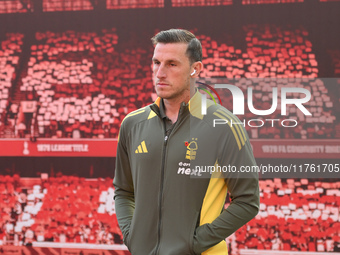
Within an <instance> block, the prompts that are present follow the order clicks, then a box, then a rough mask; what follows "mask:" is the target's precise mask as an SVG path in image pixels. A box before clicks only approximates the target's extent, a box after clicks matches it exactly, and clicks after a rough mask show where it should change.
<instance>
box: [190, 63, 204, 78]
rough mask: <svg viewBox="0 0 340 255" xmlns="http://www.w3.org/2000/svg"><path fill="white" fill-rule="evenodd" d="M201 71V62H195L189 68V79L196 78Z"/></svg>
mask: <svg viewBox="0 0 340 255" xmlns="http://www.w3.org/2000/svg"><path fill="white" fill-rule="evenodd" d="M202 69H203V63H202V62H201V61H196V62H195V63H193V64H192V66H191V73H190V76H191V78H198V76H199V74H200V72H201V71H202Z"/></svg>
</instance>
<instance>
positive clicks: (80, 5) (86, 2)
mask: <svg viewBox="0 0 340 255" xmlns="http://www.w3.org/2000/svg"><path fill="white" fill-rule="evenodd" d="M42 4H43V11H45V12H55V11H85V10H93V5H92V3H91V1H90V0H73V1H62V0H54V1H51V0H43V1H42Z"/></svg>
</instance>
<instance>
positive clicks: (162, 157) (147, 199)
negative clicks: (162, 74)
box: [113, 92, 259, 255]
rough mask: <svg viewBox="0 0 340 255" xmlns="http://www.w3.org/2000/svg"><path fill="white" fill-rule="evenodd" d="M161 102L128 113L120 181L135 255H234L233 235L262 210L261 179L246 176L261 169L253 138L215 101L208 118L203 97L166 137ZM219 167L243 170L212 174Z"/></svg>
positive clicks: (121, 208) (118, 194) (119, 208)
mask: <svg viewBox="0 0 340 255" xmlns="http://www.w3.org/2000/svg"><path fill="white" fill-rule="evenodd" d="M160 103H162V101H161V99H160V98H158V99H157V100H156V102H155V103H154V104H151V105H149V106H146V107H144V108H141V109H139V110H136V111H134V112H132V113H130V114H129V115H127V116H126V118H125V119H124V121H123V122H122V125H121V129H120V132H119V141H118V148H117V158H116V170H115V177H114V181H113V183H114V186H115V205H116V214H117V219H118V223H119V226H120V229H121V231H122V233H123V236H124V243H125V244H126V245H127V247H128V248H129V250H130V251H131V253H132V254H133V255H189V254H204V255H208V254H213V255H226V254H228V252H227V247H226V243H225V241H224V240H225V238H226V237H227V236H229V235H230V234H232V233H233V232H235V231H236V230H237V229H238V228H240V227H241V226H242V225H244V224H245V223H246V222H248V221H249V220H250V219H252V218H253V217H255V215H256V214H257V212H258V209H259V186H258V174H257V173H251V172H250V173H241V172H240V170H241V167H243V168H245V167H246V166H254V165H256V162H255V160H254V157H253V153H252V149H251V146H250V143H249V138H248V136H247V133H246V131H245V129H244V128H243V126H242V125H235V124H234V123H235V122H236V123H240V121H239V120H238V119H237V118H236V117H235V116H234V115H233V114H232V113H230V112H229V111H228V110H226V109H225V108H224V107H222V106H220V105H215V104H214V103H213V102H212V101H210V100H207V114H206V115H202V114H201V103H202V97H201V94H200V93H199V92H196V94H195V95H194V96H193V97H192V98H191V100H190V102H189V104H187V105H185V104H184V103H183V104H182V106H181V108H180V111H179V116H178V120H177V122H176V123H175V124H174V127H173V129H172V130H171V133H170V134H169V133H166V132H165V124H164V121H163V119H162V118H161V111H160V107H159V106H160ZM216 119H217V120H223V121H221V122H225V123H227V124H225V125H221V124H219V125H215V127H214V120H216ZM231 122H233V125H230V123H231ZM212 166H215V167H216V168H215V169H218V168H217V167H218V166H220V167H223V166H224V170H226V169H227V168H228V166H229V169H231V167H232V168H233V170H234V171H235V169H236V171H237V172H231V171H230V172H228V171H227V172H224V171H221V170H220V171H218V172H216V171H215V172H213V173H211V172H209V171H208V173H207V169H213V168H211V167H212ZM209 167H210V168H209ZM227 190H228V191H229V193H230V198H231V203H230V205H229V206H228V208H227V209H224V204H225V199H226V195H227Z"/></svg>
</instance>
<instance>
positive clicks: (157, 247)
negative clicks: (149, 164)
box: [155, 135, 169, 255]
mask: <svg viewBox="0 0 340 255" xmlns="http://www.w3.org/2000/svg"><path fill="white" fill-rule="evenodd" d="M168 138H169V136H168V135H165V137H164V144H163V157H162V168H161V185H160V192H159V214H158V242H157V246H156V252H155V254H156V255H157V254H158V252H159V245H160V241H161V224H162V197H163V184H164V168H165V155H166V146H167V144H168Z"/></svg>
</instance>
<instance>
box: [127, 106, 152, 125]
mask: <svg viewBox="0 0 340 255" xmlns="http://www.w3.org/2000/svg"><path fill="white" fill-rule="evenodd" d="M150 106H151V105H147V106H145V107H142V108H139V109H137V110H135V111H132V112H130V113H129V114H127V115H126V116H125V118H124V119H123V121H122V123H121V125H123V124H124V126H129V127H131V126H133V125H135V124H137V123H139V122H142V121H145V120H147V119H150V117H151V116H150V115H153V113H154V112H153V111H152V110H151V107H150Z"/></svg>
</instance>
